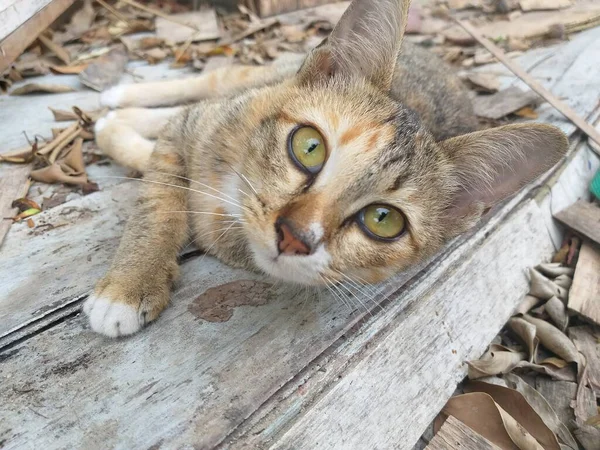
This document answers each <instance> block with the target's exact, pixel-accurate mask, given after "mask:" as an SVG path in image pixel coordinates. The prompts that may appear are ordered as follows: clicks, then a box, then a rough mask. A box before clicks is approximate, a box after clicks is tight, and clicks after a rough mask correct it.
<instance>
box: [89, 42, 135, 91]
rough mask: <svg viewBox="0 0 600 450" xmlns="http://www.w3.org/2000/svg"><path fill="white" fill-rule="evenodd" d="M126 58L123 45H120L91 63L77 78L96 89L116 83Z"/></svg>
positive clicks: (102, 88)
mask: <svg viewBox="0 0 600 450" xmlns="http://www.w3.org/2000/svg"><path fill="white" fill-rule="evenodd" d="M128 59H129V58H128V56H127V52H126V51H125V49H124V47H123V46H120V47H118V48H116V49H114V50H112V51H111V52H109V53H108V54H106V55H104V56H102V57H101V58H99V59H97V60H96V61H94V62H93V63H91V64H90V65H89V66H88V67H87V68H86V69H85V70H84V71H83V72H81V73H80V74H79V80H80V81H81V82H82V83H83V84H85V85H86V86H88V87H90V88H92V89H94V90H96V91H102V90H104V89H106V88H107V87H110V86H113V85H114V84H116V83H118V81H119V79H120V78H121V75H122V74H123V71H124V70H125V66H126V64H127V60H128Z"/></svg>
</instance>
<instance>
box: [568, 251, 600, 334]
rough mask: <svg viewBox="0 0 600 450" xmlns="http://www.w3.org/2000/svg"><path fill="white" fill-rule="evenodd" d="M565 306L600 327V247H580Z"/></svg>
mask: <svg viewBox="0 0 600 450" xmlns="http://www.w3.org/2000/svg"><path fill="white" fill-rule="evenodd" d="M567 306H568V308H569V309H571V310H573V311H576V312H577V313H579V314H581V315H582V316H583V317H585V318H586V319H588V320H591V321H592V322H594V323H595V324H596V325H600V245H598V244H594V243H591V242H584V243H583V244H582V245H581V249H580V250H579V259H578V261H577V266H576V267H575V275H574V277H573V285H572V286H571V290H570V291H569V303H568V305H567Z"/></svg>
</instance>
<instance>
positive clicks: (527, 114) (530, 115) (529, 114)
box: [513, 106, 538, 119]
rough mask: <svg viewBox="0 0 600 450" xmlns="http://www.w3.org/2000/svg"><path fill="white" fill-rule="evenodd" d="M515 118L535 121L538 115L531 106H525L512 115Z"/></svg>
mask: <svg viewBox="0 0 600 450" xmlns="http://www.w3.org/2000/svg"><path fill="white" fill-rule="evenodd" d="M513 114H514V115H515V116H519V117H523V118H525V119H537V118H538V113H537V112H535V110H534V109H533V108H532V107H531V106H525V107H524V108H521V109H519V110H518V111H515V112H514V113H513Z"/></svg>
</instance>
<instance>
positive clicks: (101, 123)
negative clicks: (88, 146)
mask: <svg viewBox="0 0 600 450" xmlns="http://www.w3.org/2000/svg"><path fill="white" fill-rule="evenodd" d="M116 116H117V112H116V111H110V112H109V113H108V114H107V115H106V116H104V117H100V118H99V119H98V120H96V124H95V125H94V133H96V134H98V133H100V131H102V130H103V129H104V128H106V125H108V123H109V122H110V121H111V120H112V119H114V118H115V117H116Z"/></svg>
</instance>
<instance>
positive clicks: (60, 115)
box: [48, 107, 78, 122]
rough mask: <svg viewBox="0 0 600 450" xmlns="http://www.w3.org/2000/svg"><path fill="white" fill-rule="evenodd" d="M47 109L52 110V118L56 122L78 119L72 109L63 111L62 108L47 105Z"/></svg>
mask: <svg viewBox="0 0 600 450" xmlns="http://www.w3.org/2000/svg"><path fill="white" fill-rule="evenodd" d="M48 109H49V110H50V111H52V115H53V116H54V120H55V121H56V122H66V121H71V120H77V119H78V117H77V114H75V113H74V112H72V111H64V110H62V109H54V108H51V107H48Z"/></svg>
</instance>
